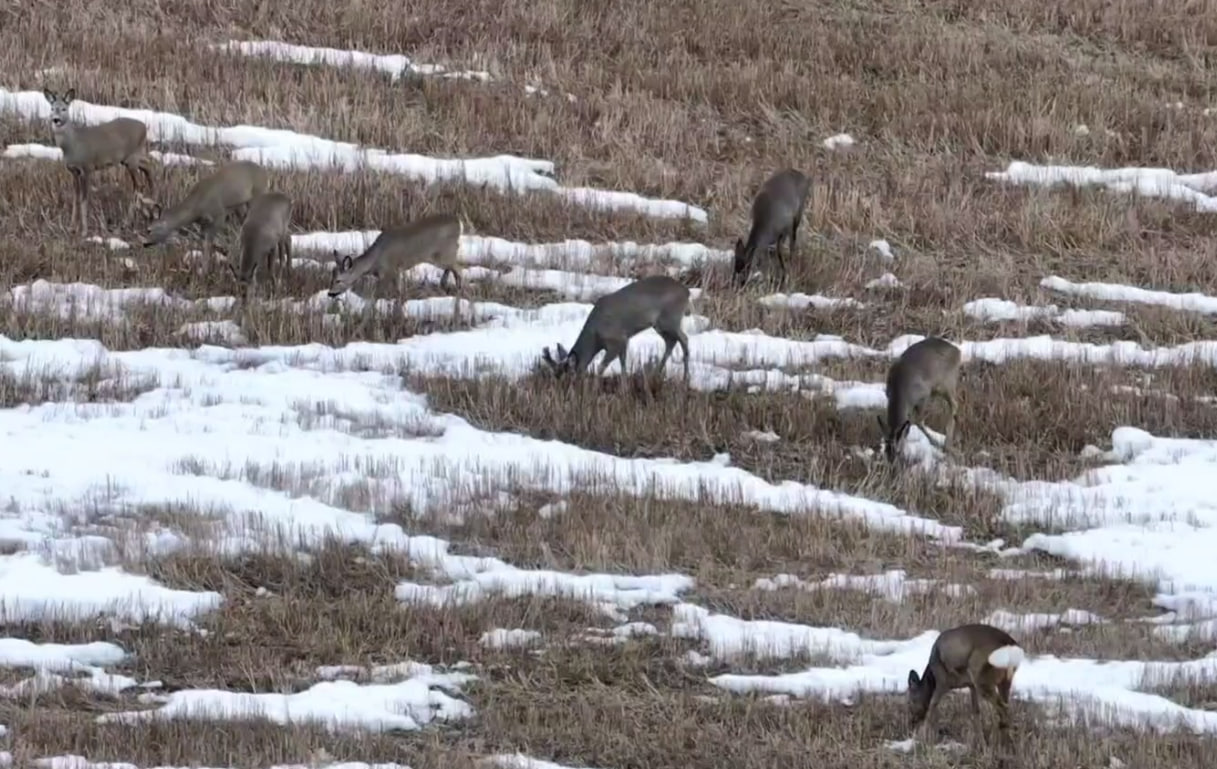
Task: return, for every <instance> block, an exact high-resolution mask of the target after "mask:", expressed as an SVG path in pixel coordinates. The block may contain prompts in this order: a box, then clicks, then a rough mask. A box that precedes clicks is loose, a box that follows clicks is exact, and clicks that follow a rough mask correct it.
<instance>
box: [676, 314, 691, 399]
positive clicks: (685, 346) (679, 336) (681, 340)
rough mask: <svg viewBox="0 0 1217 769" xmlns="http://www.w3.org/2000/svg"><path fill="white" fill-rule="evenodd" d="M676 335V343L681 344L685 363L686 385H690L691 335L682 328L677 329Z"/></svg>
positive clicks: (681, 352)
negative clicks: (686, 333)
mask: <svg viewBox="0 0 1217 769" xmlns="http://www.w3.org/2000/svg"><path fill="white" fill-rule="evenodd" d="M675 336H676V343H677V344H679V345H680V358H681V362H682V363H683V364H684V370H685V374H684V378H685V386H686V387H688V385H689V337H688V336H686V335H685V332H684V331H683V330H682V329H680V328H677V329H676V332H675Z"/></svg>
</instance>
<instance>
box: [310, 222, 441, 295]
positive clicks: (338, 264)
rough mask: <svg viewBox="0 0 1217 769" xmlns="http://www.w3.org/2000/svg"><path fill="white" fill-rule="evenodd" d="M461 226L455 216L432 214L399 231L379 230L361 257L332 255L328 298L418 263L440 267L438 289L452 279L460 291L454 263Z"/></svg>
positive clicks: (399, 228) (390, 229)
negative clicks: (361, 281) (366, 278)
mask: <svg viewBox="0 0 1217 769" xmlns="http://www.w3.org/2000/svg"><path fill="white" fill-rule="evenodd" d="M464 232H465V226H464V225H463V224H462V223H461V219H460V217H458V216H456V215H455V214H433V215H431V216H424V217H422V218H421V219H416V220H414V221H413V222H410V223H409V224H407V225H404V226H401V227H390V228H388V229H385V230H383V231H382V232H381V233H380V234H379V235H377V236H376V240H374V241H372V245H370V246H368V248H367V250H365V251H364V252H363V253H362V254H360V255H359V256H357V257H355V258H353V259H352V258H351V256H350V255H347V256H339V255H338V253H337V252H334V269H333V272H332V273H331V274H330V289H329V295H330V298H334V297H337V296H340V295H341V294H343V293H345V292H346V291H348V290H350V288H351V286H353V285H354V284H355V282H356V281H358V280H359V279H360V278H362V277H364V276H365V275H371V276H372V277H374V278H379V277H380V275H381V273H382V272H384V271H389V270H391V271H392V272H393V273H394V274H400V273H401V272H402V271H404V270H408V269H410V268H411V267H414V266H415V265H417V264H420V263H422V262H430V263H431V264H434V265H435V266H436V267H442V268H443V270H444V272H443V274H442V275H440V279H439V285H440V288H444V281H445V280H447V279H448V276H449V275H452V279H453V282H454V284H455V287H456V289H457V290H458V291H459V290H460V287H461V271H460V263H459V262H458V261H457V259H456V255H457V252H458V251H460V247H461V235H463V234H464Z"/></svg>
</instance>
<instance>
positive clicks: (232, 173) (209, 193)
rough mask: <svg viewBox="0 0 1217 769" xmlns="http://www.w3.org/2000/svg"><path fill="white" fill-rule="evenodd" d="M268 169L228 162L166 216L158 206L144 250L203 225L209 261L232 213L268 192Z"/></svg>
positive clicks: (196, 185) (240, 162)
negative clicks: (221, 229)
mask: <svg viewBox="0 0 1217 769" xmlns="http://www.w3.org/2000/svg"><path fill="white" fill-rule="evenodd" d="M266 184H267V176H266V169H264V168H263V167H262V166H260V165H258V164H257V163H251V162H249V161H247V160H238V161H234V162H230V163H225V164H224V165H222V166H220V168H219V169H218V170H216V172H215V173H213V174H212V175H211V176H207V177H205V178H203V179H200V180H199V182H198V183H197V184H195V185H194V187H192V188H191V190H190V192H188V193H187V194H186V197H184V198H182V200H181V202H179V203H178V204H177V205H175V206H173V207H172V208H170V209H169V210H168V211H165V212H163V213H161V212H160V206H157V219H156V221H154V222H153V223H152V224H151V225H150V226H149V227H148V234H147V235H146V236H145V237H144V247H145V248H147V247H149V246H155V245H157V244H158V243H164V242H165V241H166V240H168V239H169V237H170V236H171V235H173V234H174V233H175V232H177V231H178V230H180V229H182V228H184V227H186V226H187V225H190V224H194V223H195V222H198V223H200V224H201V225H202V226H203V259H204V261H210V259H211V252H212V249H213V247H214V245H215V236H216V232H217V231H218V230H219V228H220V225H221V224H223V223H224V221H225V220H226V219H227V217H228V213H229V211H231V210H233V209H239V208H244V209H245V213H247V214H248V212H249V202H250V201H251V200H253V199H254V198H255V197H257V196H258V195H260V194H262V193H263V192H265V191H266Z"/></svg>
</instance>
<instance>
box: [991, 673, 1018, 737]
mask: <svg viewBox="0 0 1217 769" xmlns="http://www.w3.org/2000/svg"><path fill="white" fill-rule="evenodd" d="M1012 683H1014V679H1013V678H1010V677H1009V676H1008V675H1007V676H1005V677H1004V678H1002V680H1001V681H1000V682H999V683H998V684H997V697H996V698H995V699H994V700H993V706H994V707H995V708H997V728H998V729H1000V730H1001V731H1002V732H1003V733H1005V732H1008V731H1009V729H1010V685H1011V684H1012Z"/></svg>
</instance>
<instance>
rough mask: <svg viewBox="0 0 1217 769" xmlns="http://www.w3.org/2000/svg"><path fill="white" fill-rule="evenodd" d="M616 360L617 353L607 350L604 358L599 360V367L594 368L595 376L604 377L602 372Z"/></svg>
mask: <svg viewBox="0 0 1217 769" xmlns="http://www.w3.org/2000/svg"><path fill="white" fill-rule="evenodd" d="M616 359H617V351H616V350H615V349H609V350H608V351H606V352H605V353H604V357H603V358H601V359H600V365H599V366H597V367H596V376H597V377H602V376H604V370H605V369H606V368H608V367H609V366H610V365H611V364H612V362H613V361H614V360H616Z"/></svg>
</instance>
